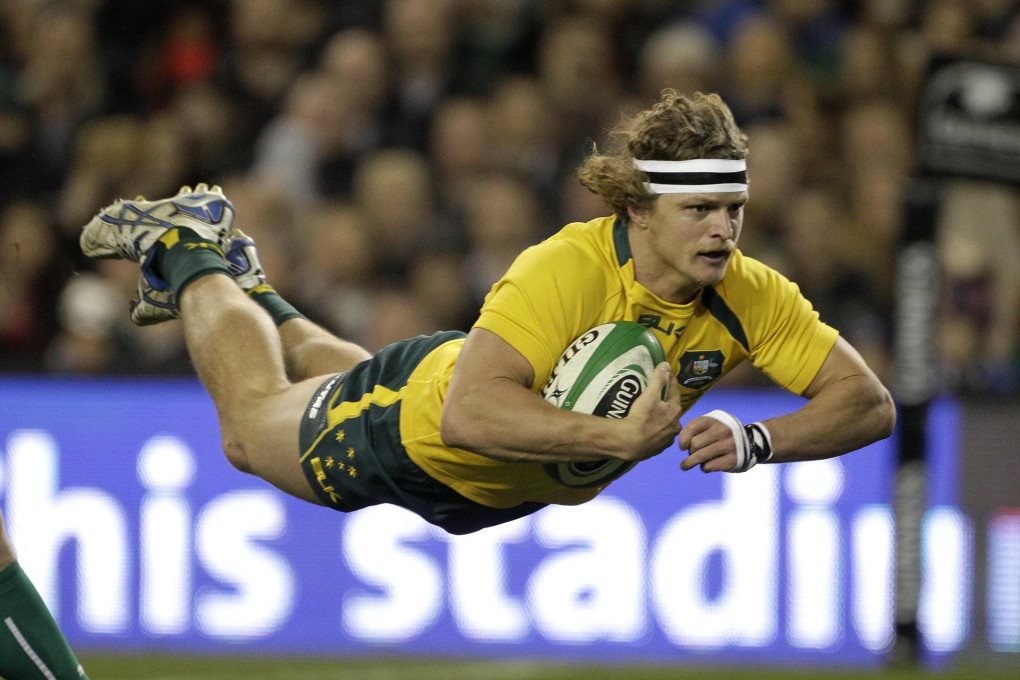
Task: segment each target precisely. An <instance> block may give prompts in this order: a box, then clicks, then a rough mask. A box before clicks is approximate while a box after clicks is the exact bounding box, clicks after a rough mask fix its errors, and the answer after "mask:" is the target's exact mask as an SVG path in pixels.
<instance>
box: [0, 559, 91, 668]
mask: <svg viewBox="0 0 1020 680" xmlns="http://www.w3.org/2000/svg"><path fill="white" fill-rule="evenodd" d="M0 677H4V678H11V679H12V680H13V679H15V678H17V679H18V680H20V679H22V678H26V679H29V678H30V679H33V680H34V679H35V678H39V680H50V679H53V678H55V679H56V680H81V679H82V678H85V680H87V679H88V676H87V675H85V671H84V670H83V669H82V667H81V665H79V664H78V659H76V658H75V656H74V652H72V651H71V647H70V646H69V645H68V644H67V640H66V639H65V638H64V634H63V633H62V632H61V631H60V628H59V627H58V626H57V622H56V621H54V620H53V616H52V615H51V614H50V612H49V610H48V609H47V608H46V604H45V603H44V602H43V600H42V597H40V596H39V592H38V591H37V590H36V589H35V586H34V585H32V581H30V580H29V578H28V576H27V575H26V574H25V572H24V571H22V570H21V565H20V564H18V563H17V562H14V563H13V564H11V565H10V566H8V567H7V568H5V569H4V570H3V571H0Z"/></svg>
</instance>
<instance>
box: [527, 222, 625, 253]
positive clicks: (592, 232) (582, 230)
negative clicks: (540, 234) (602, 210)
mask: <svg viewBox="0 0 1020 680" xmlns="http://www.w3.org/2000/svg"><path fill="white" fill-rule="evenodd" d="M615 221H616V218H614V217H600V218H598V219H594V220H591V221H589V222H571V223H569V224H566V225H564V226H563V227H562V228H561V229H560V230H559V231H557V232H556V233H555V234H553V235H552V236H550V237H549V238H547V239H545V240H544V241H542V242H541V243H538V244H536V245H534V246H532V247H531V248H529V249H528V251H530V253H529V254H530V255H531V256H532V257H553V258H557V261H559V262H560V263H561V264H565V263H566V262H567V261H574V260H576V261H584V262H589V263H590V262H591V261H593V260H605V259H607V258H609V257H611V256H612V253H613V234H614V230H615V226H614V223H615ZM561 258H562V259H561Z"/></svg>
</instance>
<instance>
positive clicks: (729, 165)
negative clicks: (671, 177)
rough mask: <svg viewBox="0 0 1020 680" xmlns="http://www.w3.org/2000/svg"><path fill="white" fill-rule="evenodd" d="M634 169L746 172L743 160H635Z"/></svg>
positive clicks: (647, 170) (648, 170) (645, 170)
mask: <svg viewBox="0 0 1020 680" xmlns="http://www.w3.org/2000/svg"><path fill="white" fill-rule="evenodd" d="M634 167H635V168H637V169H638V170H641V171H642V172H744V171H745V170H747V161H746V160H744V159H743V158H740V159H736V160H730V159H727V158H695V159H692V160H689V161H642V160H638V159H637V158H635V159H634Z"/></svg>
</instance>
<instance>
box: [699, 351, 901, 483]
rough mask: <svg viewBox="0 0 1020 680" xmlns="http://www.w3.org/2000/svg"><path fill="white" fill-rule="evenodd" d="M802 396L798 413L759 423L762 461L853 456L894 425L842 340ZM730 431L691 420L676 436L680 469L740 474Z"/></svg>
mask: <svg viewBox="0 0 1020 680" xmlns="http://www.w3.org/2000/svg"><path fill="white" fill-rule="evenodd" d="M804 396H805V397H807V398H808V402H807V403H806V404H805V405H804V406H803V407H802V408H801V409H799V410H797V411H794V412H793V413H789V414H787V415H784V416H780V417H778V418H770V419H768V420H765V421H763V422H762V424H763V425H764V426H765V428H766V431H767V432H768V433H769V439H770V441H769V447H770V451H769V458H768V461H767V462H770V463H788V462H794V461H801V460H816V459H820V458H831V457H833V456H838V455H841V454H844V453H848V452H850V451H855V450H857V449H859V448H861V447H863V446H867V445H868V444H871V443H873V442H876V441H878V440H880V439H885V438H886V437H888V436H889V435H890V434H892V431H893V427H894V426H895V424H896V408H895V406H894V404H893V400H892V397H891V396H890V395H889V391H888V390H887V389H886V388H885V386H884V385H882V383H881V381H880V380H879V379H878V377H877V376H876V375H875V374H874V372H873V371H872V370H871V369H870V368H869V367H868V365H867V364H866V363H865V362H864V359H863V358H861V356H860V354H858V352H857V350H855V349H854V348H853V347H852V346H851V345H850V343H848V342H847V341H846V340H844V339H843V338H838V339H837V340H836V344H835V345H834V346H833V348H832V351H831V352H830V353H829V356H828V357H827V358H826V360H825V362H824V363H823V364H822V368H821V370H820V371H819V372H818V375H817V376H815V379H814V380H813V381H812V382H811V384H810V385H809V386H808V388H807V390H806V391H805V392H804ZM738 424H739V423H738ZM736 429H737V428H733V427H730V426H729V425H727V423H726V422H724V420H720V419H719V418H714V417H711V416H710V415H705V416H701V417H698V418H694V419H693V420H691V421H690V422H689V423H687V425H686V426H685V427H684V429H683V432H681V433H680V448H681V449H682V450H684V451H688V452H689V455H688V456H687V458H685V459H684V460H683V462H682V463H681V464H680V467H681V468H682V469H684V470H690V469H693V468H695V467H698V466H700V467H701V469H702V471H704V472H719V471H742V470H740V469H739V465H738V452H737V449H738V447H739V445H740V442H738V441H736V436H735V430H736ZM737 434H739V432H738V433H737ZM762 462H764V461H762ZM748 467H749V466H748ZM744 469H746V468H744Z"/></svg>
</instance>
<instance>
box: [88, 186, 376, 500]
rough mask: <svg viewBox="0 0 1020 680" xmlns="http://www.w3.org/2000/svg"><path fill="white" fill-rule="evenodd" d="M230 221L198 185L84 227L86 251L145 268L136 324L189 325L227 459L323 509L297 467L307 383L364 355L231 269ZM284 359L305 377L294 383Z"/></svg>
mask: <svg viewBox="0 0 1020 680" xmlns="http://www.w3.org/2000/svg"><path fill="white" fill-rule="evenodd" d="M232 222H233V206H232V205H231V204H230V202H229V201H228V200H227V199H226V198H225V197H224V196H223V194H222V192H221V191H220V190H219V189H218V188H217V187H212V188H211V189H210V188H209V187H207V186H205V185H199V186H197V187H196V188H195V190H194V191H192V190H191V189H190V188H189V187H185V188H184V189H182V191H181V192H180V193H179V194H178V195H177V196H175V197H172V198H168V199H161V200H157V201H146V200H145V199H142V198H139V199H135V200H134V201H118V202H116V203H114V204H113V205H111V206H108V207H107V208H104V209H103V210H102V211H100V213H99V214H98V215H97V216H96V217H95V218H94V219H93V220H92V221H90V222H89V224H88V225H86V226H85V228H84V230H83V231H82V236H81V239H80V242H81V246H82V250H83V252H85V254H86V255H88V256H90V257H99V258H102V257H106V258H123V259H129V260H133V261H136V262H139V263H140V264H141V265H142V277H141V279H140V282H139V294H140V299H139V301H138V303H137V304H136V305H135V307H134V308H133V310H132V320H133V321H135V322H136V323H139V324H142V325H144V324H148V323H159V322H161V321H164V320H167V319H170V318H175V317H177V316H180V317H181V318H182V320H183V322H184V329H185V338H186V341H187V346H188V351H189V354H190V356H191V359H192V362H193V363H194V365H195V368H196V371H197V372H198V375H199V378H200V379H201V380H202V382H203V384H204V385H205V387H206V389H207V390H208V391H209V394H210V395H211V396H212V399H213V402H214V404H215V406H216V409H217V413H218V415H219V421H220V430H221V435H222V438H223V447H224V451H225V452H226V454H227V457H228V459H229V460H230V462H231V463H232V464H234V465H235V466H236V467H238V468H239V469H241V470H244V471H246V472H250V473H252V474H254V475H256V476H259V477H261V478H263V479H265V480H266V481H268V482H270V483H271V484H273V485H275V486H277V487H279V488H280V489H282V490H284V491H286V492H288V493H290V494H293V495H295V496H297V497H299V498H303V499H305V500H308V501H311V502H314V503H318V500H317V498H316V496H315V495H314V494H313V493H312V491H311V489H310V487H309V486H308V482H307V480H306V478H305V476H304V473H303V472H302V470H301V467H300V465H299V462H298V453H299V452H298V424H299V422H300V420H301V416H302V414H303V413H304V409H305V407H306V406H307V404H308V402H309V401H310V400H311V397H312V394H313V392H314V391H315V389H316V387H318V386H319V385H320V384H321V382H322V380H321V376H319V377H318V379H317V378H315V377H310V376H311V375H312V374H314V373H317V372H319V371H321V372H322V373H323V374H331V373H338V372H342V371H344V370H347V369H348V368H350V367H351V366H353V365H354V364H355V363H357V362H358V361H361V360H362V359H363V358H365V357H367V356H368V355H367V353H366V352H365V351H364V350H362V349H361V348H358V347H357V346H355V345H352V344H350V343H346V342H344V341H341V340H338V339H336V338H334V337H332V336H330V335H329V334H327V333H326V332H325V331H323V330H322V329H319V328H318V327H316V326H315V325H314V324H311V323H310V322H307V321H306V320H304V319H303V317H301V315H300V313H298V312H297V310H295V309H294V308H293V307H291V306H290V305H289V304H287V303H286V302H285V301H283V299H282V298H280V297H279V295H277V294H276V292H275V291H274V290H273V289H272V287H271V286H268V285H267V284H265V277H264V275H262V272H261V267H258V266H257V264H258V263H257V259H254V258H253V260H252V261H253V263H254V264H255V265H256V266H255V267H254V268H251V269H250V270H247V271H245V270H239V269H238V268H237V266H235V263H234V262H233V260H231V261H230V263H228V260H227V257H226V255H225V250H224V248H225V247H226V251H227V252H229V251H230V246H231V245H232V244H233V238H234V232H232V231H231V229H232ZM240 236H241V237H243V234H241V235H240ZM251 245H252V247H253V246H254V244H251ZM239 252H240V250H239ZM252 254H254V251H253V250H252ZM244 274H251V275H252V276H253V277H254V278H249V279H245V278H244ZM235 279H236V281H235ZM247 284H251V285H247ZM267 312H268V314H267ZM283 325H286V326H287V328H286V329H285V330H283V332H282V336H281V333H280V332H278V331H277V326H283ZM281 337H286V338H287V343H286V350H285V347H284V342H283V340H282V339H281ZM285 356H287V357H288V360H289V361H290V363H292V364H293V367H294V369H295V371H296V372H298V373H300V374H301V375H302V377H308V379H305V380H301V381H299V382H297V383H291V381H290V380H289V379H288V377H287V371H286V364H285V358H284V357H285Z"/></svg>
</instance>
